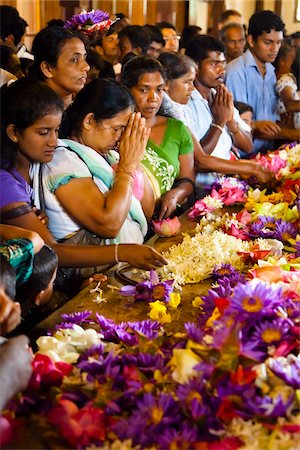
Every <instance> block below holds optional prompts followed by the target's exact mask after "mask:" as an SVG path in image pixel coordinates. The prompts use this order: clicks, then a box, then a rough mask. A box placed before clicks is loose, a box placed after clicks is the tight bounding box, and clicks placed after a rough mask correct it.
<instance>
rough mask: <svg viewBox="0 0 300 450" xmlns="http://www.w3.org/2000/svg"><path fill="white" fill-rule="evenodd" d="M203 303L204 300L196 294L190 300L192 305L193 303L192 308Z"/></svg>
mask: <svg viewBox="0 0 300 450" xmlns="http://www.w3.org/2000/svg"><path fill="white" fill-rule="evenodd" d="M203 303H204V301H203V300H202V298H201V297H199V296H198V295H197V297H195V298H194V300H193V301H192V305H193V307H194V308H200V307H201V306H202V305H203Z"/></svg>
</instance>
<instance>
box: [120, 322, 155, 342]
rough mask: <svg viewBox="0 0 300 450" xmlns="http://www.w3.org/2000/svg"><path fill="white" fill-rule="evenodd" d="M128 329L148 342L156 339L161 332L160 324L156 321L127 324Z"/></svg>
mask: <svg viewBox="0 0 300 450" xmlns="http://www.w3.org/2000/svg"><path fill="white" fill-rule="evenodd" d="M128 327H129V328H131V329H132V330H133V331H135V332H137V333H138V334H140V335H142V336H145V337H146V338H147V339H149V340H153V339H156V338H157V337H158V334H159V333H160V332H161V331H162V327H161V324H160V323H159V322H158V321H156V320H153V321H152V320H150V319H147V320H142V321H141V322H128Z"/></svg>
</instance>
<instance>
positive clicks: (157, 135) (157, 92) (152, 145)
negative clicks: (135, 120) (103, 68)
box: [122, 56, 194, 220]
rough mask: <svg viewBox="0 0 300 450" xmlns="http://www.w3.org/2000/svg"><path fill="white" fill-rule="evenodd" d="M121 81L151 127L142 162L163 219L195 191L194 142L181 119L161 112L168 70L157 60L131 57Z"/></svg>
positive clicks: (159, 213)
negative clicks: (165, 115) (165, 71)
mask: <svg viewBox="0 0 300 450" xmlns="http://www.w3.org/2000/svg"><path fill="white" fill-rule="evenodd" d="M122 82H123V84H124V85H125V86H127V87H128V88H129V89H130V92H131V95H132V96H133V98H134V101H135V104H136V110H137V111H139V112H140V113H141V114H142V117H144V118H145V119H146V126H147V127H149V128H151V131H150V136H149V140H148V143H147V146H146V151H145V155H144V157H143V160H142V165H143V167H144V170H145V172H146V174H147V175H148V178H149V180H150V182H151V184H152V187H153V190H154V193H155V196H156V200H157V216H158V219H159V220H161V219H163V218H167V217H169V216H170V215H171V214H173V213H174V212H175V211H176V209H177V208H178V206H179V205H182V204H183V203H185V202H186V201H187V199H188V197H189V196H190V195H191V194H192V193H193V191H194V153H193V150H194V145H193V141H192V138H191V135H190V133H189V131H188V129H187V128H186V126H185V125H184V124H183V123H182V122H181V121H179V120H176V119H172V118H167V117H164V116H161V115H159V114H158V112H159V109H160V106H161V104H162V100H163V93H164V86H165V73H164V69H163V66H162V65H161V64H160V63H159V62H158V61H157V60H156V59H154V58H151V57H147V56H138V57H135V58H133V59H131V60H130V61H129V62H127V64H126V65H125V66H124V68H123V72H122Z"/></svg>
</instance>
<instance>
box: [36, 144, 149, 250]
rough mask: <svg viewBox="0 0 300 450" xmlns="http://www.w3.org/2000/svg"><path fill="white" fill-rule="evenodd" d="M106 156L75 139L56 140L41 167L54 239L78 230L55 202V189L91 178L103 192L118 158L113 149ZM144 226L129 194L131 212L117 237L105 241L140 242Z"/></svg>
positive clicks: (138, 209)
mask: <svg viewBox="0 0 300 450" xmlns="http://www.w3.org/2000/svg"><path fill="white" fill-rule="evenodd" d="M68 147H69V148H71V150H70V149H68ZM106 158H107V159H105V158H104V157H103V156H101V155H100V154H99V153H97V152H96V151H95V150H93V149H92V148H90V147H87V146H85V145H82V144H79V143H78V142H75V141H72V140H69V139H64V140H59V147H58V148H57V149H56V151H55V154H54V157H53V159H52V161H51V162H50V163H48V164H45V165H44V168H43V188H44V193H45V203H46V213H47V215H48V219H49V223H48V227H49V230H50V231H51V233H52V234H53V235H54V237H55V238H56V239H65V238H67V237H68V236H70V235H71V234H72V233H76V232H77V231H79V229H80V226H79V224H78V223H77V222H76V221H74V220H73V219H72V218H71V217H70V216H69V215H68V213H67V212H66V211H65V210H64V209H63V208H62V206H61V205H60V203H59V202H58V200H57V198H56V196H55V191H56V189H58V187H59V186H61V185H63V184H67V183H68V182H69V181H70V180H72V179H74V178H86V177H93V181H94V183H95V184H96V185H97V187H98V189H99V190H100V191H101V192H102V193H103V194H104V195H105V194H106V193H107V192H108V191H109V190H110V189H111V187H112V185H113V182H114V171H113V169H112V167H111V166H112V165H113V164H115V163H116V162H117V161H118V155H117V153H116V152H109V154H108V155H106ZM95 207H96V205H95ZM147 229H148V225H147V220H146V218H145V215H144V213H143V210H142V207H141V204H140V202H139V201H138V200H137V199H136V198H135V197H134V196H132V201H131V207H130V211H129V214H128V217H127V219H126V220H125V222H124V224H123V226H122V228H121V230H120V233H119V234H118V236H117V237H116V239H106V240H105V243H106V244H113V243H116V242H120V243H142V242H143V237H144V236H145V235H146V233H147Z"/></svg>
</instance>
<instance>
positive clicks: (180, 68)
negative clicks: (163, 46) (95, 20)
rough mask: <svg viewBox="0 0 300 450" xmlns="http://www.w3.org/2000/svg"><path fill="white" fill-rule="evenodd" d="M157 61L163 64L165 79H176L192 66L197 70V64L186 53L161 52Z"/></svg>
mask: <svg viewBox="0 0 300 450" xmlns="http://www.w3.org/2000/svg"><path fill="white" fill-rule="evenodd" d="M158 61H159V62H160V63H161V64H162V65H163V67H164V69H165V72H166V76H167V80H170V81H171V80H177V78H180V77H182V76H183V75H185V74H186V73H188V72H189V71H190V70H191V69H192V68H194V69H195V70H197V64H196V63H195V61H193V60H192V59H191V58H189V57H188V56H186V55H181V54H180V53H175V52H164V53H161V54H160V56H159V58H158Z"/></svg>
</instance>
